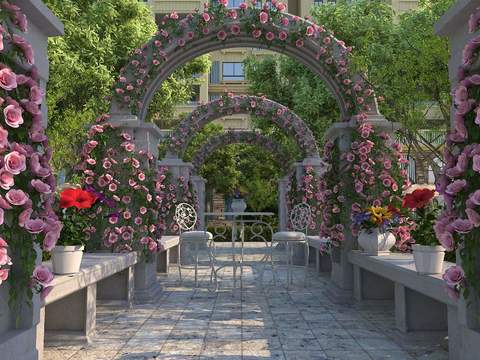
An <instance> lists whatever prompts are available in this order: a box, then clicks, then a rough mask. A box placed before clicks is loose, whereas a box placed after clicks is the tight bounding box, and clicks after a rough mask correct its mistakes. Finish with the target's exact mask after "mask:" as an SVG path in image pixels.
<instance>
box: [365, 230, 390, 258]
mask: <svg viewBox="0 0 480 360" xmlns="http://www.w3.org/2000/svg"><path fill="white" fill-rule="evenodd" d="M395 242H396V239H395V235H393V234H392V233H391V232H388V231H386V232H380V231H379V230H378V229H371V230H370V231H366V230H362V231H360V234H358V245H360V247H361V248H362V249H363V251H364V253H365V254H367V255H388V254H390V249H391V248H392V247H393V246H394V245H395Z"/></svg>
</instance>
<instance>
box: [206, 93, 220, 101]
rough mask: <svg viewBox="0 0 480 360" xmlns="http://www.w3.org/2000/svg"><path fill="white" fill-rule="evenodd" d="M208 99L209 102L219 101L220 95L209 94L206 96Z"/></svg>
mask: <svg viewBox="0 0 480 360" xmlns="http://www.w3.org/2000/svg"><path fill="white" fill-rule="evenodd" d="M208 99H209V100H210V101H214V100H217V99H220V94H219V93H210V95H209V96H208Z"/></svg>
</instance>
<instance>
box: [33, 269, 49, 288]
mask: <svg viewBox="0 0 480 360" xmlns="http://www.w3.org/2000/svg"><path fill="white" fill-rule="evenodd" d="M33 279H34V280H36V281H37V282H38V283H39V284H41V285H43V286H47V285H48V284H50V283H51V282H52V280H53V273H52V272H51V271H50V269H49V268H48V267H46V266H45V265H38V266H37V267H36V268H35V270H34V271H33Z"/></svg>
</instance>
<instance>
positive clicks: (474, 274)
mask: <svg viewBox="0 0 480 360" xmlns="http://www.w3.org/2000/svg"><path fill="white" fill-rule="evenodd" d="M479 19H480V9H478V10H477V11H476V12H475V13H474V14H473V15H472V16H471V18H470V21H469V30H470V32H472V33H473V32H474V31H476V30H477V29H478V28H479ZM479 50H480V36H476V37H474V38H472V39H471V40H470V41H469V42H468V43H467V44H466V46H465V48H464V51H463V65H462V66H461V67H460V69H459V71H458V80H459V83H458V85H457V87H456V88H455V90H454V92H453V95H454V107H455V114H454V129H453V130H452V132H451V133H450V134H449V136H448V138H447V147H446V149H445V167H444V169H443V175H442V177H441V178H440V180H439V182H438V184H437V189H438V191H439V192H440V193H441V194H442V195H443V198H444V200H445V204H446V209H445V211H444V212H443V213H442V215H441V216H440V217H439V218H438V220H437V222H436V224H435V233H436V235H437V238H438V241H439V242H440V243H441V244H442V245H443V247H444V248H445V249H447V251H455V250H457V249H458V250H459V254H460V259H461V266H460V265H458V266H455V267H454V268H453V269H452V268H451V269H448V270H447V272H446V273H445V274H444V279H445V281H446V285H447V289H448V293H449V295H450V296H451V297H453V298H458V297H459V295H460V293H462V292H463V294H464V296H465V297H468V296H469V293H470V287H471V288H473V289H474V291H476V292H477V294H480V274H479V273H478V256H479V253H480V245H479V242H478V238H479V236H480V209H479V206H480V176H479V172H480V131H479V126H480V74H478V71H477V70H472V64H474V63H475V62H476V61H477V60H478V54H479Z"/></svg>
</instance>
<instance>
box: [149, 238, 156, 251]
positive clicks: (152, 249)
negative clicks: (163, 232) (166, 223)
mask: <svg viewBox="0 0 480 360" xmlns="http://www.w3.org/2000/svg"><path fill="white" fill-rule="evenodd" d="M148 250H150V251H151V252H154V251H156V250H157V243H156V242H155V241H150V242H149V243H148Z"/></svg>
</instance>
